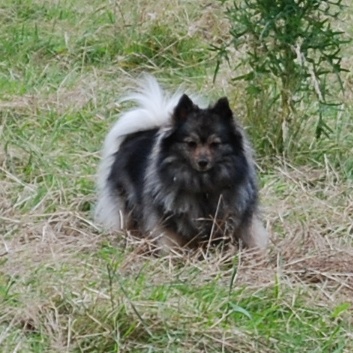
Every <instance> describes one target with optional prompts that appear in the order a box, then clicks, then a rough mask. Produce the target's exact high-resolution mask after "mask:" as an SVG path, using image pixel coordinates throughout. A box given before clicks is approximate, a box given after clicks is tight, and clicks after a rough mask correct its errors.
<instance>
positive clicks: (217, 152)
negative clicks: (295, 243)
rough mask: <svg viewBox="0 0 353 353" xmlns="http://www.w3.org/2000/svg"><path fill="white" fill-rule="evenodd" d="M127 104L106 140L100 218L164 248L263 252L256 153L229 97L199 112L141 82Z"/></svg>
mask: <svg viewBox="0 0 353 353" xmlns="http://www.w3.org/2000/svg"><path fill="white" fill-rule="evenodd" d="M124 100H127V101H134V102H135V103H137V107H136V108H135V109H133V110H130V111H127V112H125V113H124V114H122V115H121V116H120V118H119V119H118V121H117V123H116V124H115V125H114V126H113V128H112V130H111V131H110V132H109V134H108V135H107V137H106V140H105V145H104V150H103V158H102V162H101V166H100V169H99V181H98V192H99V194H98V204H97V207H96V219H97V220H98V221H99V222H100V223H102V224H103V225H104V226H106V227H107V228H110V229H116V230H121V229H126V228H127V229H130V230H138V231H139V233H140V234H141V235H142V236H144V237H150V238H151V239H153V240H156V244H157V245H158V246H161V247H167V248H168V247H187V246H190V247H195V246H199V245H201V244H202V243H208V244H209V243H218V242H220V241H224V239H230V240H232V241H238V240H241V242H242V243H243V244H244V245H245V246H247V247H257V248H264V247H266V244H267V233H266V231H265V229H264V227H263V226H262V224H261V222H260V220H259V216H258V189H257V183H256V173H255V168H254V162H253V158H252V155H251V150H250V147H249V143H248V141H247V139H246V136H245V134H244V132H243V129H242V128H241V127H240V125H239V123H238V122H236V121H235V119H234V117H233V113H232V111H231V109H230V107H229V102H228V100H227V98H221V99H219V100H218V101H217V102H216V103H215V104H214V105H212V106H209V107H206V108H204V109H202V108H200V107H199V106H198V105H197V104H196V101H197V99H195V98H192V97H191V98H190V97H189V96H188V95H186V94H182V93H181V92H177V93H176V94H174V95H173V96H169V95H168V94H166V93H165V92H164V91H163V90H162V89H161V87H160V86H159V84H158V83H157V81H156V80H155V79H154V78H153V77H151V76H144V78H143V79H142V80H141V81H139V82H138V85H137V89H136V92H134V93H131V94H130V95H128V96H127V97H126V98H125V99H124Z"/></svg>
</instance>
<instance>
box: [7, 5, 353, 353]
mask: <svg viewBox="0 0 353 353" xmlns="http://www.w3.org/2000/svg"><path fill="white" fill-rule="evenodd" d="M346 3H347V4H348V5H347V6H348V7H347V9H346V10H345V12H344V13H343V14H342V19H341V21H340V22H339V23H337V24H336V25H337V26H339V29H340V30H343V31H344V32H345V33H346V35H347V37H351V36H352V35H353V27H352V19H353V5H352V4H350V2H349V1H347V2H346ZM225 35H227V23H226V20H225V17H224V16H223V13H222V8H221V6H220V4H219V3H217V2H214V3H212V2H208V1H204V0H199V1H188V0H181V1H178V0H171V1H162V0H154V1H147V0H137V1H128V0H121V1H113V0H110V1H109V0H99V1H98V0H92V1H89V2H87V1H83V0H53V1H45V0H2V2H1V4H0V239H1V243H0V351H1V352H4V353H12V352H23V353H29V352H33V353H40V352H45V353H49V352H60V353H62V352H97V353H98V352H101V353H110V352H136V353H137V352H179V353H186V352H199V353H206V352H207V353H211V352H227V353H230V352H244V353H245V352H246V353H249V352H261V353H265V352H285V353H290V352H293V353H294V352H317V353H323V352H327V353H333V352H346V353H348V352H353V319H352V317H353V306H352V305H353V267H352V266H353V222H352V220H353V188H352V176H353V137H352V136H353V135H352V133H353V129H352V113H353V104H352V102H353V99H352V98H353V95H352V84H353V81H352V75H351V71H352V67H353V64H352V60H351V57H350V55H351V49H350V47H349V45H348V46H347V47H346V48H344V60H343V64H344V66H345V68H346V69H347V70H348V71H347V73H345V75H344V76H343V85H344V88H345V95H344V97H343V99H344V103H345V105H344V110H343V111H342V112H341V113H340V114H339V115H338V116H337V117H332V119H333V120H332V124H333V125H335V126H338V127H339V128H337V129H336V130H335V131H338V130H339V133H338V132H337V133H336V134H335V133H333V136H331V138H330V139H326V140H325V139H324V140H322V141H321V142H320V143H319V144H317V145H315V146H314V147H313V148H312V149H311V150H301V151H298V153H297V156H296V158H293V159H288V158H287V159H285V158H281V157H276V158H269V157H266V156H260V155H259V156H258V158H257V163H258V170H259V178H260V183H261V186H262V188H261V200H262V211H263V217H264V220H265V223H266V227H267V229H268V231H269V233H270V235H271V244H270V247H269V250H268V253H266V254H265V255H264V256H258V255H257V256H254V255H252V254H248V253H246V252H240V253H237V254H236V255H234V256H232V257H227V256H226V255H223V254H218V253H210V254H208V256H207V257H206V259H204V260H202V261H200V260H199V259H197V258H195V256H187V255H185V256H181V257H179V258H175V257H162V258H158V257H152V256H147V255H144V254H142V253H141V244H140V243H139V242H137V243H136V244H135V243H134V242H133V241H131V240H128V241H126V240H125V238H124V237H123V236H122V235H121V234H106V233H104V232H102V231H101V230H100V229H99V228H98V227H97V226H96V225H95V224H94V223H93V219H92V209H93V206H94V202H95V173H96V168H97V164H98V162H99V158H100V148H101V145H102V142H103V139H104V136H105V134H106V132H107V131H108V129H109V127H110V126H111V124H112V123H113V122H114V121H115V119H116V118H117V115H118V113H119V111H120V110H121V107H120V106H119V105H118V104H116V101H117V99H118V98H119V96H120V95H121V94H122V93H124V89H125V87H126V85H127V83H128V82H129V79H130V78H131V77H133V76H135V75H137V74H138V73H140V72H142V71H148V72H150V73H153V74H155V75H156V76H157V77H158V79H159V80H160V81H161V82H162V83H163V84H164V85H165V86H166V87H170V88H171V89H172V88H173V87H174V88H175V87H178V86H179V85H180V84H182V85H183V86H185V87H187V88H188V89H190V90H192V91H196V92H200V93H202V94H204V95H206V96H208V97H209V98H210V99H211V101H212V100H214V99H216V98H218V97H220V96H223V95H227V96H228V97H229V98H230V100H231V102H232V104H233V106H234V110H235V111H236V112H237V114H238V115H239V119H241V120H243V121H244V123H245V124H246V121H245V120H244V106H243V103H244V99H243V96H242V90H241V88H240V89H238V90H237V89H235V87H234V86H233V85H232V83H231V80H230V76H231V75H230V74H231V73H230V72H229V68H228V67H227V65H224V66H222V67H221V70H220V72H219V75H218V77H217V79H216V81H215V82H213V73H214V69H215V65H216V60H215V57H214V52H212V51H210V45H211V43H213V44H214V43H218V42H219V41H220V40H222V38H223V36H225ZM335 119H336V120H335ZM247 128H248V129H249V133H250V134H251V129H254V128H256V127H254V126H253V127H252V126H247ZM254 142H256V141H254ZM255 145H256V143H255Z"/></svg>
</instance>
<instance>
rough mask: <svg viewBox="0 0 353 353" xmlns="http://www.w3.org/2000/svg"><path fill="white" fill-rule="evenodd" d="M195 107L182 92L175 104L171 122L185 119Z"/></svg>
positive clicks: (179, 121)
mask: <svg viewBox="0 0 353 353" xmlns="http://www.w3.org/2000/svg"><path fill="white" fill-rule="evenodd" d="M194 109H195V106H194V103H193V102H192V100H191V99H190V98H189V96H187V95H186V94H183V95H182V96H181V98H180V99H179V102H178V104H177V106H176V107H175V109H174V114H173V122H174V123H181V122H183V121H185V120H186V118H187V116H188V115H189V114H190V113H191V112H192V111H193V110H194Z"/></svg>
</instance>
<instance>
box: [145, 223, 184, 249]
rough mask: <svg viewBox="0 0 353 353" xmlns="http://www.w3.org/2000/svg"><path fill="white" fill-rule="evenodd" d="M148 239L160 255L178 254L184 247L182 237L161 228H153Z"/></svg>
mask: <svg viewBox="0 0 353 353" xmlns="http://www.w3.org/2000/svg"><path fill="white" fill-rule="evenodd" d="M150 237H151V239H152V241H153V242H154V244H155V246H156V247H157V250H158V253H159V254H160V255H169V254H180V253H181V252H182V248H183V247H184V246H185V245H186V242H185V239H183V237H182V236H180V235H179V234H177V233H175V232H173V231H171V230H170V229H166V228H164V227H161V226H157V227H155V229H154V230H153V231H152V232H151V234H150Z"/></svg>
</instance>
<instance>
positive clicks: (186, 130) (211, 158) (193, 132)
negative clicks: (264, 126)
mask: <svg viewBox="0 0 353 353" xmlns="http://www.w3.org/2000/svg"><path fill="white" fill-rule="evenodd" d="M172 124H173V127H172V130H171V131H172V132H171V135H170V137H169V140H168V139H167V141H166V144H168V141H169V143H170V145H171V146H170V149H171V151H172V153H173V154H174V155H178V156H179V158H180V160H182V161H183V163H187V164H188V165H189V166H191V168H192V169H193V170H195V171H196V172H198V173H207V172H210V171H211V170H212V169H214V168H217V167H218V166H219V165H220V164H222V163H224V161H225V160H227V158H228V157H229V156H232V157H234V155H239V154H242V153H243V136H242V133H241V131H240V130H239V129H238V127H237V126H236V124H235V122H234V118H233V113H232V110H231V109H230V107H229V102H228V99H227V98H220V99H219V100H218V101H217V102H216V104H215V105H213V106H211V107H209V108H207V109H200V108H199V107H198V106H196V105H195V104H194V103H193V102H192V100H191V99H190V98H189V97H188V96H187V95H185V94H184V95H183V96H182V97H181V98H180V100H179V103H178V104H177V106H176V107H175V109H174V113H173V117H172Z"/></svg>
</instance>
